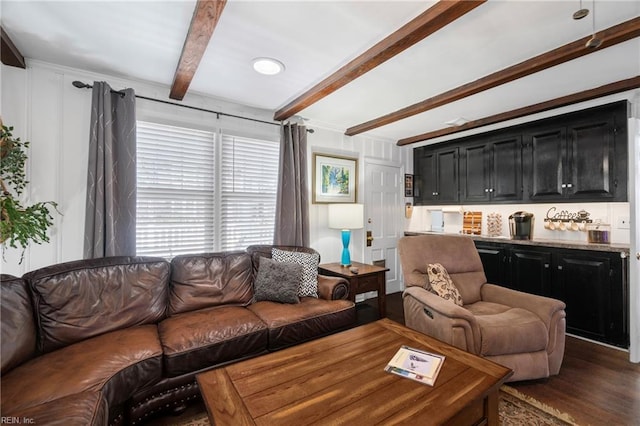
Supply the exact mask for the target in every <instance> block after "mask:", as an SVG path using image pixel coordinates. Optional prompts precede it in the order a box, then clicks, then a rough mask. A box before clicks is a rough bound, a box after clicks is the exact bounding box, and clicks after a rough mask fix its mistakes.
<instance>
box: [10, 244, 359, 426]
mask: <svg viewBox="0 0 640 426" xmlns="http://www.w3.org/2000/svg"><path fill="white" fill-rule="evenodd" d="M271 247H272V246H254V247H250V248H249V249H247V251H242V252H239V251H238V252H226V253H215V254H201V255H188V256H178V257H176V258H174V259H173V260H172V261H171V263H169V262H167V261H166V260H164V259H160V258H151V257H115V258H104V259H93V260H81V261H75V262H68V263H63V264H59V265H54V266H50V267H46V268H42V269H39V270H36V271H33V272H30V273H28V274H25V275H24V276H23V277H22V278H16V277H12V276H9V275H3V276H2V287H1V289H2V291H1V296H2V377H1V381H2V402H1V411H2V416H3V417H12V418H19V419H21V420H25V419H27V420H28V421H32V422H33V423H35V424H42V425H44V424H46V425H58V424H59V425H105V424H140V423H143V422H144V421H145V419H147V418H149V417H151V416H153V415H156V414H157V413H159V412H160V411H165V410H171V409H177V408H180V407H182V406H184V405H185V403H186V402H187V401H188V400H190V399H194V398H197V396H198V395H199V392H198V389H197V384H196V383H195V374H196V373H198V372H201V371H204V370H207V369H211V368H215V367H217V366H220V365H223V364H226V363H230V362H234V361H237V360H240V359H244V358H248V357H253V356H256V355H259V354H262V353H266V352H268V351H272V350H277V349H280V348H283V347H286V346H290V345H294V344H297V343H300V342H303V341H306V340H310V339H314V338H316V337H319V336H322V335H326V334H330V333H332V332H335V331H338V330H341V329H344V328H348V327H350V326H352V325H353V324H354V322H355V308H354V304H353V302H351V301H349V300H347V298H348V293H349V289H348V282H347V281H346V280H343V279H340V278H335V277H325V276H322V275H319V276H318V286H319V288H318V294H319V297H318V298H313V297H303V298H300V303H297V304H280V303H277V302H271V301H260V302H254V301H253V284H254V279H255V277H256V274H257V270H258V261H259V258H260V257H261V256H270V255H271ZM280 248H282V249H285V250H292V251H298V250H300V251H310V249H305V248H296V247H280Z"/></svg>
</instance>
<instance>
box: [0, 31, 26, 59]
mask: <svg viewBox="0 0 640 426" xmlns="http://www.w3.org/2000/svg"><path fill="white" fill-rule="evenodd" d="M0 39H2V40H1V41H2V43H1V44H0V50H1V51H2V54H1V55H0V56H2V63H3V64H5V65H9V66H11V67H18V68H23V69H24V68H27V66H26V64H25V62H24V56H22V54H21V53H20V51H19V50H18V48H17V47H16V45H15V44H13V41H11V38H10V37H9V34H7V33H6V32H5V31H4V28H0Z"/></svg>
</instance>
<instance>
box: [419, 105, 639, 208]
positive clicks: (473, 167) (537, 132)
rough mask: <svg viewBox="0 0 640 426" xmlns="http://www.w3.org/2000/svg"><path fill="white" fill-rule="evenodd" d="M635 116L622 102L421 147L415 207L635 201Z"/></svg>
mask: <svg viewBox="0 0 640 426" xmlns="http://www.w3.org/2000/svg"><path fill="white" fill-rule="evenodd" d="M627 110H628V102H627V101H620V102H615V103H612V104H607V105H603V106H599V107H595V108H590V109H586V110H582V111H578V112H573V113H569V114H564V115H560V116H556V117H552V118H546V119H543V120H538V121H535V122H532V123H525V124H521V125H518V126H513V127H508V128H505V129H500V130H495V131H492V132H488V133H483V134H479V135H474V136H471V137H466V138H461V139H457V140H453V141H447V142H445V143H442V144H435V145H427V146H423V147H419V148H415V149H414V154H413V155H414V174H415V189H416V190H415V192H414V195H415V199H414V202H415V204H416V205H429V204H456V203H464V204H482V203H492V204H493V203H536V202H540V203H545V202H598V201H627V174H628V172H627V163H628V159H627V151H628V136H627V116H628V115H627ZM458 154H459V155H458Z"/></svg>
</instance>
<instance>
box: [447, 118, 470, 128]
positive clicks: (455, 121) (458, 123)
mask: <svg viewBox="0 0 640 426" xmlns="http://www.w3.org/2000/svg"><path fill="white" fill-rule="evenodd" d="M468 122H469V120H467V119H466V118H462V117H458V118H454V119H453V120H449V121H445V122H444V124H446V125H447V126H462V125H463V124H467V123H468Z"/></svg>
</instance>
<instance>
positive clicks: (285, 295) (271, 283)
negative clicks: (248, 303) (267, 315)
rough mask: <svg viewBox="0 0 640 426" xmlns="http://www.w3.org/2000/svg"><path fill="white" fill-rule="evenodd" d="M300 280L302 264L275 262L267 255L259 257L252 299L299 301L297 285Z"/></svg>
mask: <svg viewBox="0 0 640 426" xmlns="http://www.w3.org/2000/svg"><path fill="white" fill-rule="evenodd" d="M300 280H302V265H298V264H297V263H290V262H276V261H275V260H272V259H269V258H268V257H262V258H260V265H259V266H258V275H257V276H256V283H255V294H254V300H255V301H256V302H260V301H261V300H270V301H272V302H280V303H299V302H300V299H299V298H298V286H299V284H300Z"/></svg>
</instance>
